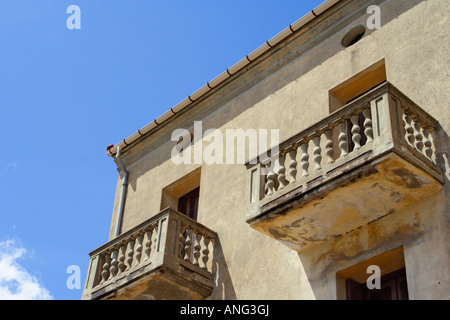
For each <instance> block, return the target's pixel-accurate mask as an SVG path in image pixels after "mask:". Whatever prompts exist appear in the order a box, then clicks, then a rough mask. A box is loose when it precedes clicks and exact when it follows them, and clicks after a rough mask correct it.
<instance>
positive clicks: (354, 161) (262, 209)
mask: <svg viewBox="0 0 450 320" xmlns="http://www.w3.org/2000/svg"><path fill="white" fill-rule="evenodd" d="M437 128H438V122H437V121H436V120H435V119H433V118H432V117H431V116H429V115H428V114H427V113H426V112H425V111H423V110H422V109H421V108H420V107H418V106H417V105H416V104H415V103H414V102H412V101H411V100H410V99H409V98H408V97H406V96H405V95H404V94H403V93H401V92H400V91H399V90H398V89H396V88H395V87H394V86H392V85H391V84H390V83H388V82H385V83H383V84H381V85H379V86H377V87H376V88H374V89H373V90H371V91H370V92H367V93H365V94H364V95H362V96H360V97H358V98H357V99H355V100H354V101H352V102H350V103H348V104H347V105H345V106H343V107H342V108H340V109H338V110H337V111H335V112H334V113H332V114H330V115H329V116H327V117H326V118H324V119H322V120H321V121H319V122H318V123H316V124H314V125H313V126H311V127H309V128H307V129H305V130H304V131H302V132H299V133H298V134H296V135H295V136H293V137H291V138H289V139H287V140H286V141H284V142H282V143H281V144H280V146H279V149H278V150H279V152H278V154H275V155H274V154H273V155H271V159H272V161H271V162H270V163H268V164H264V163H262V162H261V161H259V160H258V161H256V163H255V161H250V162H249V163H247V164H246V166H247V169H248V188H247V192H248V194H247V199H248V203H247V210H246V220H247V222H248V223H250V224H251V225H254V226H256V224H258V223H260V222H262V221H263V220H265V219H266V218H268V217H269V216H271V218H270V219H272V220H273V219H274V217H273V214H274V210H275V208H277V207H283V208H284V209H283V210H284V211H286V210H289V209H288V207H289V203H288V202H289V201H291V200H288V199H292V198H293V197H294V195H295V198H296V199H297V200H298V199H299V198H301V197H303V198H307V196H308V194H309V192H311V191H312V190H316V189H317V188H322V189H323V188H325V186H326V185H327V183H330V182H331V181H333V180H335V179H337V178H341V179H345V175H346V174H348V173H350V172H352V171H353V170H355V169H357V168H359V167H362V166H367V165H368V164H370V162H371V161H375V160H376V159H381V158H382V157H383V156H386V155H387V154H390V153H395V154H396V155H398V156H399V157H400V158H402V159H405V160H407V161H408V162H409V163H411V164H413V165H414V166H415V167H418V168H420V169H422V170H423V171H424V172H426V173H427V174H429V175H431V176H432V177H433V178H434V179H435V180H436V181H438V182H440V183H441V184H442V183H443V176H442V172H441V170H440V169H439V167H438V166H437V164H436V146H435V144H434V140H435V139H433V137H434V135H435V132H436V129H437ZM374 163H375V162H374ZM348 176H349V177H350V175H348ZM352 179H354V177H352ZM335 188H336V186H333V188H331V189H330V190H333V189H335ZM323 194H325V193H323ZM323 194H322V195H321V197H323ZM277 210H278V209H277ZM272 220H270V221H272ZM267 221H269V220H267ZM267 221H266V222H267ZM261 225H262V224H261ZM285 227H286V225H285ZM264 228H266V233H269V232H270V231H272V232H275V231H274V230H275V229H274V228H269V227H267V226H265V227H264ZM286 228H287V227H286Z"/></svg>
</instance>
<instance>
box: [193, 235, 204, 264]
mask: <svg viewBox="0 0 450 320" xmlns="http://www.w3.org/2000/svg"><path fill="white" fill-rule="evenodd" d="M201 238H202V235H201V234H200V232H198V231H194V253H193V256H194V257H193V258H194V259H193V261H192V264H193V265H195V266H198V265H199V261H198V258H199V257H200V249H201V245H200V240H201Z"/></svg>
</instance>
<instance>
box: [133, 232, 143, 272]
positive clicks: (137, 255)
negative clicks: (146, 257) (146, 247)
mask: <svg viewBox="0 0 450 320" xmlns="http://www.w3.org/2000/svg"><path fill="white" fill-rule="evenodd" d="M142 239H143V236H142V234H140V235H138V236H137V238H136V250H135V251H134V261H133V263H134V264H135V265H136V266H137V265H138V264H139V262H140V261H141V257H142Z"/></svg>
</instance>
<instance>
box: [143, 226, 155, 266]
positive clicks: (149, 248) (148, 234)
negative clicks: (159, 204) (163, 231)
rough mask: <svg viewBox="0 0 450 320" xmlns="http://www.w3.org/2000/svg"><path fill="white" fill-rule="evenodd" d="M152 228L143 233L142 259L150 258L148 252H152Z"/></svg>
mask: <svg viewBox="0 0 450 320" xmlns="http://www.w3.org/2000/svg"><path fill="white" fill-rule="evenodd" d="M152 238H153V228H152V229H150V230H149V231H147V232H146V233H145V250H144V261H146V260H148V259H150V254H151V252H152V241H153V239H152Z"/></svg>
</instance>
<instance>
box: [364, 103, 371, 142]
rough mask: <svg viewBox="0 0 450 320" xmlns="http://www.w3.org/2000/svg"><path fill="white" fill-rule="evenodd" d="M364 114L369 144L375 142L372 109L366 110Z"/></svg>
mask: <svg viewBox="0 0 450 320" xmlns="http://www.w3.org/2000/svg"><path fill="white" fill-rule="evenodd" d="M362 113H363V116H364V123H363V125H364V135H365V136H366V137H367V141H366V143H369V142H372V141H373V127H372V118H371V112H370V108H367V109H364V110H363V112H362Z"/></svg>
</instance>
